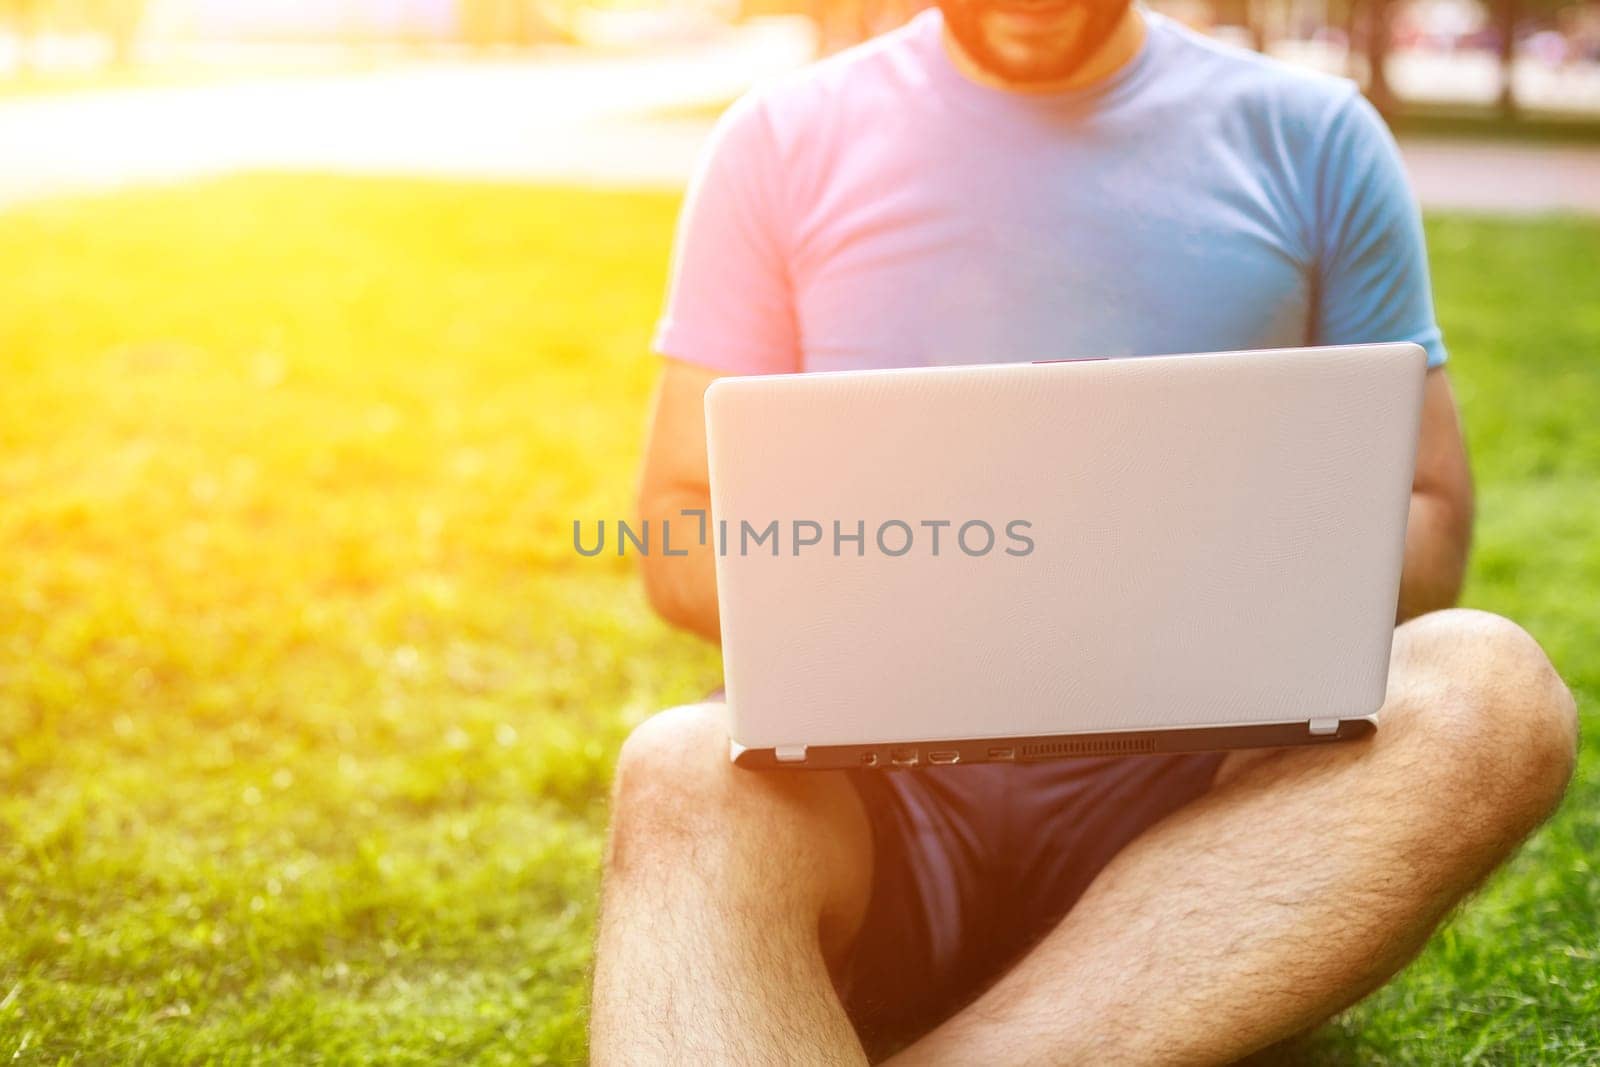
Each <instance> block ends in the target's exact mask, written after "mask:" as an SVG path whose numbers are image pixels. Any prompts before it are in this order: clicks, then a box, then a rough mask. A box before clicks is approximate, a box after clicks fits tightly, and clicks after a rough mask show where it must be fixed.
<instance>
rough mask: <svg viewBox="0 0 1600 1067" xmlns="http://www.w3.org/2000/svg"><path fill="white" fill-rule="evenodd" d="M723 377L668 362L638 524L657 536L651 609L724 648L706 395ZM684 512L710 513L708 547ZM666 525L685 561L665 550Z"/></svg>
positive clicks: (650, 566)
mask: <svg viewBox="0 0 1600 1067" xmlns="http://www.w3.org/2000/svg"><path fill="white" fill-rule="evenodd" d="M720 376H721V375H720V374H719V373H718V372H716V371H713V370H708V369H706V368H704V367H697V366H695V365H694V364H692V363H682V362H680V361H678V360H675V359H668V360H664V361H663V364H662V372H661V380H660V383H659V384H658V385H657V386H656V398H655V407H654V413H653V414H652V416H651V419H650V434H649V441H648V444H646V446H645V456H644V472H643V474H642V476H641V478H640V483H639V517H640V518H641V519H643V520H645V521H647V522H649V524H650V527H651V529H653V530H654V531H655V532H654V533H653V534H652V535H651V536H652V537H653V538H654V540H653V542H652V545H651V548H652V551H651V552H650V553H649V554H647V555H644V556H641V557H640V565H641V568H642V570H643V571H644V587H645V591H646V592H647V593H648V594H649V596H650V604H651V606H652V607H654V608H655V609H656V611H657V612H658V613H659V614H660V615H661V617H662V618H663V619H666V620H667V621H668V622H670V623H672V624H673V625H674V626H680V627H682V628H683V629H685V630H689V631H691V632H693V633H697V634H699V635H700V636H701V637H704V638H706V639H708V640H711V641H720V640H721V637H722V633H721V623H720V620H719V617H718V615H717V574H716V555H715V553H714V552H713V550H712V541H713V538H712V536H711V530H710V522H711V516H710V509H711V485H710V479H709V476H708V473H707V469H706V413H705V394H706V387H707V386H709V385H710V384H711V383H712V381H714V380H715V379H716V378H718V377H720ZM685 510H700V511H703V512H705V522H706V530H707V537H706V544H704V545H702V544H700V543H699V533H700V525H699V523H700V520H698V519H696V518H695V517H694V516H692V515H684V514H683V512H684V511H685ZM668 522H671V524H672V550H673V552H674V553H676V552H677V551H678V550H679V549H680V548H683V549H686V550H687V551H688V555H684V556H679V555H672V556H668V555H666V554H664V553H663V552H662V551H661V549H662V547H663V546H664V537H663V532H664V531H665V529H666V523H668Z"/></svg>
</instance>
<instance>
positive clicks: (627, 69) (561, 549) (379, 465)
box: [0, 0, 1600, 1063]
mask: <svg viewBox="0 0 1600 1067" xmlns="http://www.w3.org/2000/svg"><path fill="white" fill-rule="evenodd" d="M916 6H917V3H916V0H799V2H789V0H745V2H744V3H743V5H741V3H740V2H739V0H709V2H700V3H691V2H684V0H674V2H666V3H643V2H634V3H610V4H603V3H588V2H581V0H541V2H538V3H534V2H528V0H341V2H333V0H276V2H272V0H143V2H141V0H0V279H3V281H0V1056H5V1057H10V1058H11V1060H12V1061H13V1062H19V1063H57V1062H73V1061H78V1060H86V1061H112V1062H139V1063H167V1062H171V1063H193V1062H219V1063H231V1062H252V1063H256V1062H268V1063H274V1062H276V1063H304V1062H327V1061H337V1062H341V1063H434V1062H439V1061H448V1062H458V1061H459V1062H487V1063H540V1062H573V1061H577V1060H581V1059H582V1057H583V1054H584V1037H583V1025H584V1001H585V996H586V993H585V985H586V973H587V968H588V965H589V941H590V936H591V930H592V923H593V916H594V907H595V877H596V870H597V866H598V857H599V851H600V847H601V842H602V839H603V828H604V824H605V795H606V788H607V783H608V781H609V778H610V774H611V767H612V761H613V759H614V755H615V751H616V748H617V746H618V744H619V743H620V741H621V739H622V738H623V737H624V736H625V735H626V733H627V731H628V730H629V729H630V728H631V727H632V726H633V725H634V724H636V723H637V722H639V721H640V720H642V719H643V718H644V717H645V716H647V715H648V714H650V713H651V712H652V711H653V710H655V709H656V708H659V707H662V706H666V705H669V704H671V703H675V702H681V701H685V700H691V699H695V698H697V697H698V696H700V695H702V694H704V693H705V692H706V691H708V690H709V689H711V688H712V687H713V686H715V685H716V684H717V683H718V681H719V674H720V670H719V663H718V660H717V655H716V652H715V650H713V649H709V648H706V647H704V646H703V645H702V644H700V643H699V642H697V641H695V640H693V639H690V638H687V637H684V636H682V635H678V634H675V633H672V632H670V631H668V630H667V629H666V628H665V627H664V626H663V625H662V624H661V623H659V622H658V621H657V620H655V619H654V618H653V617H652V616H651V614H650V612H649V611H648V609H647V607H646V606H645V603H644V600H643V597H642V595H641V593H640V591H639V589H638V587H637V583H636V581H635V576H634V575H633V573H632V561H631V560H629V559H617V558H614V557H602V558H596V559H584V558H581V557H578V556H577V555H576V554H575V553H574V552H573V551H572V550H571V548H570V545H571V537H572V522H573V520H574V519H578V518H581V519H583V520H584V521H585V522H592V521H594V520H596V519H600V518H607V519H614V518H615V517H618V516H628V515H629V514H630V513H631V508H632V502H631V497H632V489H633V482H634V477H635V470H636V464H637V458H638V451H639V445H640V439H641V436H642V430H643V419H644V411H645V407H646V404H647V401H648V396H649V391H650V388H651V386H652V383H653V379H654V373H655V366H654V362H653V360H652V358H651V357H650V355H649V341H650V335H651V332H652V327H653V324H654V319H655V316H656V314H657V312H658V310H659V308H660V303H661V297H662V286H663V284H664V280H665V274H666V266H667V258H668V254H669V248H670V242H671V235H672V227H673V222H674V218H675V216H676V212H677V206H678V201H679V198H680V196H681V191H682V187H683V183H684V182H685V180H686V179H687V176H688V174H689V173H690V170H691V168H692V166H693V163H694V159H695V157H696V154H697V152H698V151H699V149H700V147H701V145H702V144H703V143H704V140H705V137H706V135H707V133H708V132H709V130H710V128H711V125H712V123H713V122H714V121H715V119H716V117H717V115H718V114H720V112H721V111H722V110H723V108H725V107H726V106H727V104H728V103H729V102H730V101H731V100H733V99H734V98H735V97H737V96H738V95H739V94H740V93H742V92H744V91H746V90H747V89H748V88H749V87H751V86H752V85H755V84H758V83H759V82H761V81H762V80H764V79H767V78H770V77H773V76H776V75H779V74H781V73H783V72H785V71H788V70H792V69H794V68H796V67H798V66H799V65H801V64H804V63H806V62H808V61H810V60H811V59H813V58H814V57H816V56H819V55H824V54H828V53H832V52H836V51H838V50H840V49H843V48H846V47H848V46H850V45H851V44H853V43H856V42H858V41H861V40H863V39H865V38H867V37H869V36H871V35H873V34H875V33H879V32H883V31H884V30H887V29H889V28H892V27H894V26H896V25H898V24H900V23H902V22H903V21H904V20H905V19H907V18H908V17H910V16H911V15H912V14H913V13H914V10H915V8H916ZM1156 6H1157V7H1159V8H1160V9H1161V10H1164V11H1167V12H1168V13H1170V14H1171V15H1172V16H1173V17H1175V18H1179V19H1181V20H1183V21H1184V22H1186V23H1189V24H1190V25H1193V26H1195V27H1197V28H1199V29H1201V30H1203V31H1204V32H1206V33H1210V34H1214V35H1216V36H1217V37H1219V38H1224V39H1227V40H1229V41H1233V42H1236V43H1238V44H1241V45H1243V46H1245V47H1250V48H1257V49H1261V50H1263V51H1266V52H1270V53H1272V54H1274V55H1277V56H1281V57H1282V58H1284V59H1285V60H1287V61H1289V62H1292V63H1298V64H1304V65H1307V66H1313V67H1317V68H1320V69H1324V70H1328V71H1332V72H1336V73H1340V74H1343V75H1346V76H1349V77H1352V78H1354V79H1356V80H1357V81H1358V82H1359V83H1360V84H1361V85H1362V86H1363V88H1364V89H1365V91H1367V92H1368V93H1369V94H1370V95H1371V96H1372V98H1373V99H1374V100H1375V101H1376V102H1377V103H1378V105H1379V107H1380V108H1381V110H1382V111H1383V113H1384V114H1385V116H1386V117H1387V118H1388V119H1389V121H1390V123H1391V125H1392V126H1393V128H1394V129H1395V131H1396V133H1397V136H1398V137H1399V141H1400V145H1401V150H1402V153H1403V155H1404V158H1405V162H1406V165H1407V167H1408V168H1409V170H1410V172H1411V174H1412V177H1413V180H1414V182H1415V184H1416V187H1417V189H1418V192H1419V196H1420V199H1421V201H1422V205H1423V208H1424V212H1425V216H1426V224H1427V229H1428V237H1429V242H1430V252H1431V255H1432V261H1433V272H1434V280H1435V288H1436V294H1437V301H1438V307H1439V315H1440V319H1441V322H1442V324H1443V327H1444V330H1445V335H1446V342H1447V344H1448V346H1449V348H1450V351H1451V364H1450V366H1451V374H1452V377H1453V379H1454V382H1455V385H1456V389H1457V391H1458V395H1459V397H1460V402H1461V405H1462V410H1463V412H1464V417H1465V420H1466V424H1467V431H1468V438H1469V443H1470V447H1471V449H1472V452H1473V457H1474V461H1475V467H1476V471H1477V477H1478V483H1479V514H1480V519H1479V525H1478V532H1477V541H1476V545H1475V550H1474V556H1473V564H1472V571H1471V575H1470V577H1469V584H1468V589H1467V592H1466V600H1467V602H1468V603H1470V604H1472V605H1474V606H1477V607H1483V608H1488V609H1491V610H1496V611H1500V612H1504V613H1506V614H1509V615H1511V616H1512V617H1513V618H1515V619H1517V620H1518V621H1519V622H1521V623H1523V624H1524V625H1525V626H1527V627H1529V628H1530V629H1531V630H1532V631H1533V632H1534V633H1535V635H1536V636H1538V637H1539V638H1540V640H1541V641H1542V642H1543V643H1544V644H1545V645H1546V647H1547V648H1548V649H1549V651H1550V653H1551V655H1552V657H1553V658H1554V660H1555V662H1556V663H1557V665H1558V667H1560V668H1561V670H1562V671H1563V673H1564V674H1565V676H1566V677H1567V679H1568V680H1569V682H1570V683H1571V684H1572V685H1573V687H1574V689H1575V690H1576V691H1577V693H1578V697H1579V703H1580V707H1581V709H1582V711H1583V714H1584V716H1585V719H1586V722H1587V724H1588V727H1589V729H1588V730H1587V732H1586V741H1585V743H1584V752H1583V757H1582V760H1581V762H1580V769H1579V773H1578V778H1577V780H1576V782H1575V783H1574V785H1573V788H1572V791H1571V794H1570V796H1569V800H1568V803H1567V805H1566V806H1565V807H1564V808H1563V810H1562V812H1561V813H1560V814H1559V815H1558V816H1557V818H1556V819H1555V820H1554V821H1553V822H1552V823H1551V824H1550V825H1549V826H1548V827H1547V828H1546V829H1545V830H1544V831H1542V832H1541V833H1540V834H1539V835H1538V836H1537V837H1536V838H1535V839H1534V841H1533V842H1532V844H1531V845H1530V846H1529V847H1528V849H1527V850H1526V851H1525V852H1524V853H1523V854H1522V856H1521V857H1520V858H1519V859H1518V860H1517V861H1516V862H1515V863H1514V864H1513V865H1512V866H1511V867H1510V868H1509V869H1508V870H1507V871H1505V872H1503V873H1502V874H1501V875H1499V876H1497V877H1496V878H1495V879H1494V880H1493V881H1492V882H1491V884H1490V885H1489V886H1488V887H1487V888H1486V889H1485V890H1484V892H1483V893H1481V894H1480V895H1478V896H1477V897H1476V898H1474V900H1473V901H1472V902H1471V903H1470V904H1469V905H1468V906H1466V907H1465V908H1464V909H1463V910H1462V911H1461V913H1460V914H1459V915H1458V916H1456V917H1455V918H1453V919H1452V920H1451V922H1450V924H1449V926H1448V927H1447V929H1446V931H1445V933H1444V934H1443V935H1442V936H1441V937H1440V938H1439V939H1437V940H1436V941H1435V943H1434V944H1433V945H1432V946H1431V947H1430V948H1429V950H1428V951H1427V953H1426V954H1425V955H1424V956H1423V958H1422V960H1421V961H1420V962H1419V963H1418V964H1417V965H1415V966H1414V967H1413V968H1411V969H1410V970H1409V971H1407V972H1406V974H1405V975H1404V976H1403V977H1402V978H1401V979H1400V980H1399V981H1398V982H1397V983H1395V984H1394V985H1392V986H1390V987H1389V988H1387V989H1385V990H1384V991H1383V992H1381V993H1380V994H1379V995H1378V996H1377V997H1375V998H1374V999H1373V1000H1371V1001H1369V1002H1368V1003H1366V1004H1364V1005H1362V1006H1361V1007H1359V1008H1357V1009H1355V1010H1354V1011H1352V1012H1350V1013H1348V1014H1346V1015H1345V1016H1343V1017H1341V1018H1340V1019H1339V1020H1337V1021H1336V1022H1335V1023H1334V1024H1332V1025H1330V1026H1329V1027H1327V1028H1324V1029H1323V1030H1321V1031H1319V1032H1318V1033H1317V1034H1315V1035H1312V1036H1311V1037H1309V1038H1307V1039H1306V1040H1304V1041H1302V1042H1298V1043H1296V1044H1295V1045H1294V1046H1293V1047H1290V1048H1286V1049H1282V1050H1276V1051H1275V1052H1274V1053H1272V1054H1271V1055H1270V1056H1269V1057H1267V1058H1266V1061H1267V1062H1278V1061H1283V1062H1317V1063H1348V1062H1355V1061H1359V1062H1399V1063H1438V1062H1451V1063H1472V1062H1539V1063H1545V1062H1549V1063H1590V1062H1595V1061H1597V1060H1600V1033H1597V1032H1596V1029H1595V1024H1594V1020H1595V1019H1596V1018H1600V933H1597V931H1600V877H1597V872H1596V860H1595V857H1596V855H1597V854H1600V784H1597V781H1596V777H1595V770H1596V767H1597V764H1600V740H1597V731H1596V729H1595V727H1596V725H1597V720H1596V716H1595V710H1594V709H1595V707H1596V699H1597V698H1600V661H1597V658H1596V651H1595V650H1596V649H1600V541H1597V539H1596V538H1595V536H1594V531H1595V530H1596V529H1597V528H1600V423H1597V422H1596V420H1595V418H1594V412H1595V411H1600V218H1597V215H1600V2H1596V0H1584V2H1572V0H1497V2H1495V3H1492V4H1490V5H1487V6H1486V5H1485V4H1482V3H1478V2H1475V0H1354V2H1351V0H1226V2H1223V0H1218V2H1216V3H1205V2H1203V0H1167V2H1165V3H1160V4H1157V5H1156Z"/></svg>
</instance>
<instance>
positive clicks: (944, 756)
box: [928, 748, 961, 764]
mask: <svg viewBox="0 0 1600 1067" xmlns="http://www.w3.org/2000/svg"><path fill="white" fill-rule="evenodd" d="M928 762H929V763H943V764H948V763H960V762H961V753H959V752H957V751H956V750H955V749H953V748H952V749H941V750H940V751H938V752H930V753H928Z"/></svg>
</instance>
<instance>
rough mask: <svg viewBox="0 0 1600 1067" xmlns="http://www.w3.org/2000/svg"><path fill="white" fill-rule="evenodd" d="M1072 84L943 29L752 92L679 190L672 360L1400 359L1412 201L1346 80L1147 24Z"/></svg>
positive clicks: (1414, 257)
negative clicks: (969, 60)
mask: <svg viewBox="0 0 1600 1067" xmlns="http://www.w3.org/2000/svg"><path fill="white" fill-rule="evenodd" d="M1144 17H1145V19H1146V23H1147V27H1148V32H1147V34H1146V39H1145V43H1144V45H1143V47H1142V49H1141V50H1140V52H1139V53H1138V55H1137V56H1136V57H1135V58H1134V59H1133V60H1131V61H1130V62H1129V63H1128V64H1126V65H1125V66H1124V67H1123V68H1122V69H1120V70H1119V71H1117V72H1116V73H1114V74H1113V75H1111V76H1110V77H1108V78H1107V79H1105V80H1103V81H1101V82H1099V83H1097V84H1095V85H1092V86H1090V87H1088V88H1085V89H1082V90H1077V91H1070V92H1064V93H1054V94H1047V95H1038V96H1035V95H1023V94H1019V93H1011V92H1006V91H1003V90H999V89H993V88H989V87H985V86H982V85H979V84H977V83H975V82H972V81H970V80H968V79H967V78H965V77H964V76H962V75H961V74H960V73H959V72H958V71H957V69H956V68H955V67H954V66H953V65H952V63H951V61H950V58H949V56H948V55H947V54H946V52H945V50H944V46H943V43H942V41H941V32H942V23H941V19H940V15H939V13H938V12H937V11H927V12H924V13H923V14H921V15H919V16H918V17H917V18H915V19H914V20H913V21H912V22H911V23H910V24H908V25H907V26H905V27H903V28H902V29H900V30H898V31H896V32H894V33H891V34H888V35H886V36H885V37H882V38H879V39H878V40H876V41H873V42H871V43H869V44H867V45H864V46H862V47H860V48H856V49H853V50H851V51H849V52H845V53H842V54H840V55H838V56H835V57H833V58H832V59H829V60H826V61H824V62H821V63H818V64H815V65H813V66H811V67H809V68H807V69H806V70H804V71H802V72H800V73H799V74H798V75H796V76H794V77H792V78H790V79H788V80H786V81H783V82H781V83H779V84H777V85H775V86H772V87H769V88H767V89H764V90H762V91H758V92H755V93H752V94H750V95H748V96H746V97H745V98H744V99H743V100H741V101H740V102H739V103H738V104H736V105H735V106H734V107H733V108H732V109H731V110H730V111H729V113H728V114H727V115H726V116H725V117H724V118H723V120H722V121H721V122H720V124H719V126H718V128H717V131H716V133H715V135H714V137H713V139H712V143H711V145H710V147H709V149H708V150H707V153H706V155H705V157H704V159H703V161H702V164H701V167H700V171H699V173H698V174H697V176H696V177H695V179H694V181H693V183H692V184H691V186H690V190H689V195H688V198H687V200H686V202H685V206H684V210H683V216H682V219H681V220H680V224H679V233H678V242H677V247H676V251H675V253H674V256H673V270H672V282H671V287H670V291H669V295H668V300H667V307H666V313H665V315H664V316H663V318H662V321H661V324H660V328H659V330H658V332H657V336H656V349H657V351H659V352H661V353H662V354H664V355H667V356H670V357H673V358H675V359H680V360H684V361H687V362H690V363H696V364H700V365H703V366H706V367H710V368H713V369H716V370H719V371H724V372H728V373H734V374H771V373H781V372H789V371H812V370H843V369H856V368H870V367H895V366H922V365H930V364H958V363H992V362H1006V361H1017V360H1035V359H1062V358H1068V357H1074V356H1108V355H1148V354H1154V353H1162V352H1204V351H1220V350H1227V349H1241V348H1270V347H1283V346H1295V345H1305V344H1344V343H1358V342H1375V341H1414V342H1416V343H1417V344H1420V345H1422V346H1423V347H1424V348H1426V349H1427V351H1428V363H1429V365H1430V366H1437V365H1439V364H1440V363H1442V362H1444V359H1445V351H1444V346H1443V343H1442V340H1441V337H1440V333H1439V328H1438V326H1437V325H1436V323H1435V321H1434V314H1433V301H1432V296H1431V294H1430V292H1429V286H1428V265H1427V258H1426V253H1425V250H1424V245H1423V236H1422V226H1421V221H1420V218H1419V216H1418V212H1417V207H1416V202H1415V200H1414V198H1413V196H1412V194H1411V191H1410V188H1409V186H1408V184H1407V181H1406V177H1405V173H1404V171H1403V169H1402V167H1401V163H1400V160H1399V156H1398V153H1397V151H1396V149H1395V144H1394V141H1393V139H1392V138H1391V137H1390V135H1389V132H1388V130H1387V129H1386V128H1385V127H1384V125H1383V122H1382V121H1381V119H1380V118H1379V117H1378V115H1377V114H1376V113H1375V112H1374V111H1373V109H1372V108H1371V107H1370V106H1369V105H1368V104H1367V102H1366V101H1365V100H1364V99H1363V98H1362V97H1361V96H1360V94H1359V93H1357V91H1356V90H1355V87H1354V86H1353V85H1352V84H1351V83H1350V82H1348V81H1345V80H1343V79H1339V78H1333V77H1329V76H1326V75H1322V74H1316V73H1311V72H1307V71H1303V70H1299V69H1295V68H1292V67H1288V66H1285V65H1283V64H1281V63H1277V62H1275V61H1273V60H1270V59H1267V58H1264V57H1262V56H1259V55H1256V54H1255V53H1252V52H1246V51H1242V50H1239V49H1235V48H1230V47H1227V46H1224V45H1221V44H1218V43H1216V42H1214V41H1211V40H1209V39H1207V38H1204V37H1202V36H1200V35H1198V34H1195V33H1193V32H1191V31H1189V30H1188V29H1185V28H1184V27H1182V26H1180V25H1178V24H1177V23H1175V22H1172V21H1171V20H1169V19H1166V18H1163V17H1161V16H1159V15H1154V14H1146V15H1145V16H1144Z"/></svg>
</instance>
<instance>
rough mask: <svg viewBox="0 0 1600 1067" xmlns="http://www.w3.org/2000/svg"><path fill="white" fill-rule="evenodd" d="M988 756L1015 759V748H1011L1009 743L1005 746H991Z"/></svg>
mask: <svg viewBox="0 0 1600 1067" xmlns="http://www.w3.org/2000/svg"><path fill="white" fill-rule="evenodd" d="M989 758H990V759H1016V758H1017V750H1016V749H1014V748H1012V747H1011V746H1009V745H1007V746H1005V747H1002V748H991V749H990V750H989Z"/></svg>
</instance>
